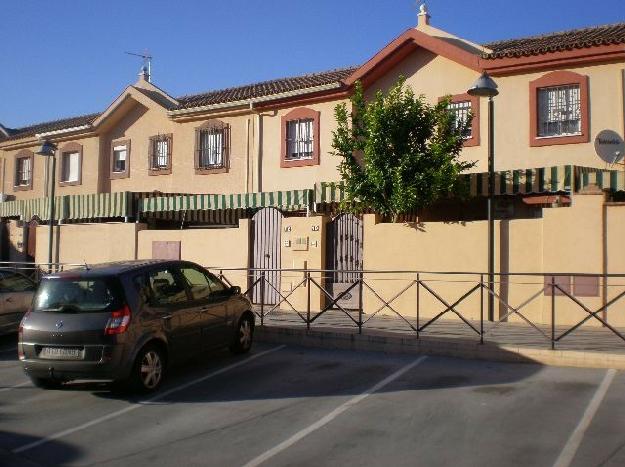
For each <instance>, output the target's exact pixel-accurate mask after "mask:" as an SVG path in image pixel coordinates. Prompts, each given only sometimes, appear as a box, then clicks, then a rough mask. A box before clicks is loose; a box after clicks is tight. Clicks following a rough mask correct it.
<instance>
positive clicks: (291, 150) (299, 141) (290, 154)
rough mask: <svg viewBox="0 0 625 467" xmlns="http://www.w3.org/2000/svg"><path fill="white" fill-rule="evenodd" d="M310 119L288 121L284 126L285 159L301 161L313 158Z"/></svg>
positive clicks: (312, 137) (312, 135)
mask: <svg viewBox="0 0 625 467" xmlns="http://www.w3.org/2000/svg"><path fill="white" fill-rule="evenodd" d="M313 122H314V120H313V119H312V118H303V119H297V120H290V121H288V122H287V124H286V148H287V150H286V159H287V160H301V159H312V157H313V142H314V134H313V133H314V131H313Z"/></svg>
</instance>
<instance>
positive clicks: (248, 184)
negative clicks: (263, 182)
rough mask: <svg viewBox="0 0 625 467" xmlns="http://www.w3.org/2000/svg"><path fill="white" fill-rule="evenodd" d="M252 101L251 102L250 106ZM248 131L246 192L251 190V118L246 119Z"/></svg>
mask: <svg viewBox="0 0 625 467" xmlns="http://www.w3.org/2000/svg"><path fill="white" fill-rule="evenodd" d="M251 105H252V103H251V102H250V106H251ZM246 125H247V132H246V138H245V162H246V167H245V192H246V193H249V192H250V118H249V117H247V119H246Z"/></svg>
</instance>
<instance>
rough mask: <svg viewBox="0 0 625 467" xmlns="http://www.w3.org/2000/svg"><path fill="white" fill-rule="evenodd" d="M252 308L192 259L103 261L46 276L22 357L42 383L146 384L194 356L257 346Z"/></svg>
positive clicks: (25, 329) (23, 336) (24, 329)
mask: <svg viewBox="0 0 625 467" xmlns="http://www.w3.org/2000/svg"><path fill="white" fill-rule="evenodd" d="M251 309H252V308H251V304H250V302H249V300H248V299H247V298H246V297H244V296H243V295H241V289H240V288H239V287H229V286H227V285H226V284H225V283H224V282H222V281H221V280H219V279H218V278H217V277H216V276H215V275H214V274H212V273H210V272H209V271H207V270H206V269H203V268H202V267H200V266H198V265H197V264H194V263H191V262H187V261H160V260H158V261H155V260H153V261H129V262H121V263H108V264H101V265H97V266H93V267H89V268H88V269H84V270H73V271H67V272H62V273H58V274H54V275H48V276H46V277H44V278H43V279H42V281H41V283H40V285H39V289H38V291H37V294H36V295H35V298H34V301H33V307H32V311H30V312H29V313H28V314H27V315H26V316H25V317H24V319H23V320H22V323H21V326H20V329H19V340H18V355H19V358H20V360H21V361H22V363H23V367H24V371H25V372H26V374H27V375H28V376H29V377H30V378H31V379H32V381H33V383H34V384H35V385H37V386H39V387H44V388H49V387H55V386H58V385H59V384H61V383H63V382H67V381H70V380H76V379H91V380H109V381H113V382H114V383H116V385H117V386H121V387H124V388H130V389H134V390H139V391H143V392H147V391H152V390H154V389H156V388H157V387H158V386H159V385H160V384H161V382H162V381H163V378H164V376H165V372H166V370H167V368H168V366H169V365H171V364H173V363H175V362H178V361H180V360H182V359H185V358H187V357H189V356H191V355H194V354H199V353H202V352H206V351H209V350H212V349H217V348H220V347H229V348H230V350H232V351H233V352H235V353H243V352H247V351H249V349H250V347H251V345H252V339H253V333H254V314H253V313H252V311H251Z"/></svg>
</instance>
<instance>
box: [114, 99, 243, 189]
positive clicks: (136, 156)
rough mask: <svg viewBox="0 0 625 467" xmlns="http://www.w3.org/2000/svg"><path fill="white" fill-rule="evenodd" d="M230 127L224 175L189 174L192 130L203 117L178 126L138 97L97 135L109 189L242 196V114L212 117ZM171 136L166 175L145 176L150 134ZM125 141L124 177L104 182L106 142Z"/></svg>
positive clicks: (203, 120) (192, 142) (191, 153)
mask: <svg viewBox="0 0 625 467" xmlns="http://www.w3.org/2000/svg"><path fill="white" fill-rule="evenodd" d="M211 118H217V119H219V120H221V121H222V122H224V123H227V124H229V125H230V135H231V138H230V156H229V168H228V172H227V173H213V174H207V175H200V174H196V173H195V159H194V153H195V128H196V127H198V126H200V125H201V124H203V123H204V122H205V121H206V120H208V118H205V119H199V120H193V121H186V122H184V123H178V122H174V121H172V120H171V119H170V118H169V117H168V116H167V113H166V112H165V110H164V109H162V108H160V107H159V106H158V105H157V104H155V103H153V102H151V101H149V100H147V99H142V102H141V103H137V104H136V105H135V106H133V107H132V108H131V109H130V111H129V112H128V113H127V115H125V116H124V117H123V118H122V119H121V120H119V122H117V123H116V124H115V125H114V126H113V127H112V128H110V129H109V130H108V131H107V132H106V133H105V134H103V135H102V148H103V152H104V153H103V158H105V159H106V161H107V163H106V164H105V168H104V169H105V170H106V171H107V177H105V178H106V179H107V184H108V186H109V188H108V189H109V190H110V191H153V190H159V191H162V192H164V193H243V192H245V191H246V189H245V180H246V178H245V172H246V170H247V153H248V148H247V144H248V139H247V119H248V117H247V116H241V115H239V116H223V115H218V114H216V115H213V116H211ZM168 133H171V134H172V135H173V142H172V173H171V174H169V175H156V176H155V175H150V174H149V170H148V167H149V166H148V162H149V161H148V147H149V139H150V137H151V136H155V135H158V134H168ZM127 139H130V140H131V150H130V177H129V178H121V179H114V180H110V147H111V141H119V140H127Z"/></svg>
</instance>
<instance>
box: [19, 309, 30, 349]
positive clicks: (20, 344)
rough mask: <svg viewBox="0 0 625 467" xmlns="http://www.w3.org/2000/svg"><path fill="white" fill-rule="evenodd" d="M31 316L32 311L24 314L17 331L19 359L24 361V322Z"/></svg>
mask: <svg viewBox="0 0 625 467" xmlns="http://www.w3.org/2000/svg"><path fill="white" fill-rule="evenodd" d="M29 316H30V310H28V311H27V312H26V313H24V316H23V317H22V321H20V327H19V328H18V330H17V358H19V359H20V360H24V347H23V346H22V340H23V339H22V338H23V336H24V322H25V321H26V320H27V319H28V317H29Z"/></svg>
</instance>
